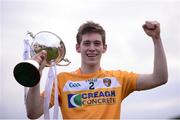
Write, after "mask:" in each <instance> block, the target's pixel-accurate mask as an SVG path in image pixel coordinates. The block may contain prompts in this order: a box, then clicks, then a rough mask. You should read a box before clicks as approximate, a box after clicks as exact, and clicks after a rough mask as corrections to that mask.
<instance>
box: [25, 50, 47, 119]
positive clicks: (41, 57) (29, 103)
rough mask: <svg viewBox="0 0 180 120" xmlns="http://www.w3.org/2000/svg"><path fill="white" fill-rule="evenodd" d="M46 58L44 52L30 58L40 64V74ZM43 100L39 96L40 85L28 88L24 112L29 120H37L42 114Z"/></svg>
mask: <svg viewBox="0 0 180 120" xmlns="http://www.w3.org/2000/svg"><path fill="white" fill-rule="evenodd" d="M46 56H47V53H46V51H41V52H40V53H38V54H36V55H35V56H33V57H32V59H33V60H35V61H37V62H38V63H39V64H40V72H41V71H42V69H43V68H44V66H45V63H46V61H45V58H46ZM43 99H44V98H43V97H41V96H40V84H39V83H38V84H37V85H36V86H34V87H30V88H29V91H28V94H27V99H26V110H27V116H28V118H30V119H37V118H39V117H40V116H41V115H42V114H43V103H44V100H43Z"/></svg>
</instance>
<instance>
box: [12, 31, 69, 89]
mask: <svg viewBox="0 0 180 120" xmlns="http://www.w3.org/2000/svg"><path fill="white" fill-rule="evenodd" d="M28 34H29V35H30V37H31V38H32V41H31V43H28V44H29V48H30V55H31V57H32V56H33V55H35V54H37V53H38V52H40V51H42V50H46V51H47V59H46V61H47V64H46V67H50V66H52V63H55V64H56V65H58V66H67V65H69V64H70V61H69V60H68V59H65V58H64V57H65V54H66V48H65V45H64V43H63V41H62V40H61V39H60V37H59V36H57V35H56V34H54V33H52V32H49V31H41V32H38V33H37V34H35V35H33V34H32V33H31V32H28ZM61 61H64V64H60V62H61ZM13 73H14V77H15V79H16V81H17V82H18V83H19V84H21V85H23V86H25V87H33V86H35V85H36V84H38V83H39V81H40V78H41V74H40V72H39V64H38V63H37V62H36V61H34V60H32V59H28V60H25V61H23V62H20V63H19V64H17V65H16V66H15V67H14V71H13Z"/></svg>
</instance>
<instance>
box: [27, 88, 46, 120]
mask: <svg viewBox="0 0 180 120" xmlns="http://www.w3.org/2000/svg"><path fill="white" fill-rule="evenodd" d="M26 109H27V116H28V118H31V119H36V118H39V117H40V116H41V115H42V114H43V98H42V97H41V96H40V85H39V84H38V85H36V86H34V87H32V88H29V91H28V95H27V99H26Z"/></svg>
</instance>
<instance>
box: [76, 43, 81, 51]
mask: <svg viewBox="0 0 180 120" xmlns="http://www.w3.org/2000/svg"><path fill="white" fill-rule="evenodd" d="M76 51H77V52H78V53H80V45H79V44H78V43H77V44H76Z"/></svg>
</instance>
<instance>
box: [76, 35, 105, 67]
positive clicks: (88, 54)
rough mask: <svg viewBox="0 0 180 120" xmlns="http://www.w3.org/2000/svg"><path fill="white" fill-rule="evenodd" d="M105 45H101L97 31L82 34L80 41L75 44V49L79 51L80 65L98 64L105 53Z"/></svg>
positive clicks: (100, 38)
mask: <svg viewBox="0 0 180 120" xmlns="http://www.w3.org/2000/svg"><path fill="white" fill-rule="evenodd" d="M106 48H107V45H103V42H102V37H101V35H100V34H98V33H87V34H84V35H82V41H81V43H80V44H77V45H76V51H77V52H79V53H81V62H82V65H83V64H85V65H90V66H92V65H100V59H101V56H102V54H103V53H105V51H106Z"/></svg>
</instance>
